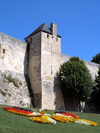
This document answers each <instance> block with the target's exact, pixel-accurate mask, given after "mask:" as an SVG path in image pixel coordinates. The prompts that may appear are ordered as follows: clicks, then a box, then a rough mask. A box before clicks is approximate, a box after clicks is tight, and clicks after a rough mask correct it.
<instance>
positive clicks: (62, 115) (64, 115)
mask: <svg viewBox="0 0 100 133" xmlns="http://www.w3.org/2000/svg"><path fill="white" fill-rule="evenodd" d="M55 115H57V116H64V117H72V116H69V115H63V114H59V113H56V114H54V116H55Z"/></svg>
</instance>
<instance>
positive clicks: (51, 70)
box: [51, 66, 53, 75]
mask: <svg viewBox="0 0 100 133" xmlns="http://www.w3.org/2000/svg"><path fill="white" fill-rule="evenodd" d="M52 74H53V72H52V66H51V75H52Z"/></svg>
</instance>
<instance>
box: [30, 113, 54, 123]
mask: <svg viewBox="0 0 100 133" xmlns="http://www.w3.org/2000/svg"><path fill="white" fill-rule="evenodd" d="M29 120H31V121H35V122H38V123H51V124H56V121H55V120H53V119H52V118H50V117H49V116H44V115H42V116H41V117H29Z"/></svg>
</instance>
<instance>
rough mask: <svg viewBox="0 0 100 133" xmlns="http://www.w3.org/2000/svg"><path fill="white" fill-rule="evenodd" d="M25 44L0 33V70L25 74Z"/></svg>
mask: <svg viewBox="0 0 100 133" xmlns="http://www.w3.org/2000/svg"><path fill="white" fill-rule="evenodd" d="M26 47H27V44H26V43H25V42H23V41H20V40H18V39H15V38H13V37H11V36H8V35H6V34H4V33H1V32H0V68H1V69H2V70H4V71H5V70H11V71H15V72H19V73H23V74H27V71H26V69H25V66H26V64H27V62H26V61H27V60H26Z"/></svg>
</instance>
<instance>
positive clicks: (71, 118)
mask: <svg viewBox="0 0 100 133" xmlns="http://www.w3.org/2000/svg"><path fill="white" fill-rule="evenodd" d="M3 109H4V110H6V111H9V112H12V113H15V114H20V115H25V116H30V117H29V120H32V121H35V122H38V123H51V124H56V120H57V121H60V122H63V123H69V122H73V123H78V124H85V125H90V126H97V125H98V124H97V123H96V122H92V121H89V120H85V119H80V118H79V117H78V116H77V115H74V114H72V113H68V112H65V111H57V112H55V113H54V114H53V115H52V118H51V115H50V114H47V113H46V112H44V111H43V109H40V110H39V111H40V113H38V112H33V111H32V110H29V109H24V108H20V107H4V108H3ZM45 110H47V109H45Z"/></svg>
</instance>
